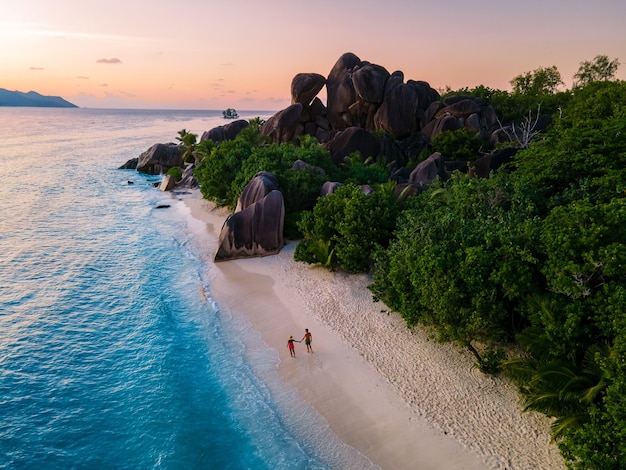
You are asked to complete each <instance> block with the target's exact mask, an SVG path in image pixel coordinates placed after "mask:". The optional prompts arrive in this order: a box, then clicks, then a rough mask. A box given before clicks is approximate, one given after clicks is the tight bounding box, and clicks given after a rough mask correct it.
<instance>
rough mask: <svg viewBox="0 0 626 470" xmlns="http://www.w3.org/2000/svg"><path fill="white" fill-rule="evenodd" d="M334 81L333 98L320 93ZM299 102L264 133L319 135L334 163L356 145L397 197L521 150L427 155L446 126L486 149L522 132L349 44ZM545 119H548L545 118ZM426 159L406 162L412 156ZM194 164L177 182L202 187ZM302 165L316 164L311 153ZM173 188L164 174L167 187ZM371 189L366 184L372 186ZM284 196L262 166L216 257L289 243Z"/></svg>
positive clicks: (154, 156) (300, 77)
mask: <svg viewBox="0 0 626 470" xmlns="http://www.w3.org/2000/svg"><path fill="white" fill-rule="evenodd" d="M324 87H326V98H327V100H326V103H323V102H322V100H321V99H320V98H319V97H318V96H317V95H318V94H319V93H320V92H321V91H322V89H323V88H324ZM290 93H291V104H290V105H289V106H288V107H286V108H285V109H282V110H280V111H278V112H277V113H276V114H274V115H273V116H271V117H270V118H269V119H267V121H266V122H265V123H264V124H263V126H261V129H260V134H261V136H264V137H266V138H267V140H269V141H270V142H273V143H275V144H283V143H295V144H296V145H297V144H299V140H300V139H299V138H300V137H301V136H303V135H309V136H313V137H315V138H316V139H317V141H318V142H319V143H320V144H321V145H323V146H325V148H326V149H327V150H328V151H329V153H330V156H331V159H332V161H333V162H334V163H335V164H336V165H342V164H345V162H346V157H349V158H350V159H351V160H353V159H354V155H355V154H356V153H358V155H359V157H360V159H361V161H365V160H366V159H369V158H371V159H373V160H375V161H377V162H378V163H382V164H384V165H386V166H387V167H388V168H390V169H391V177H390V178H391V180H393V181H395V182H396V183H397V186H396V189H395V192H396V196H406V195H411V194H417V193H419V192H421V191H423V190H424V189H425V188H427V187H428V185H430V184H431V183H432V182H433V181H435V180H437V179H442V180H445V179H447V178H449V177H450V174H451V173H452V172H453V171H461V172H465V173H468V174H470V175H471V176H476V177H489V174H490V172H491V171H494V170H495V169H497V168H499V167H500V166H502V165H504V164H506V163H509V162H510V161H511V160H512V157H513V155H514V153H515V149H505V150H500V151H497V152H496V151H492V152H491V153H487V154H481V155H476V158H474V159H470V161H454V160H447V159H446V155H444V154H442V153H433V154H431V155H430V156H429V157H428V158H427V159H425V160H423V161H419V159H420V158H422V157H421V155H423V152H424V150H427V149H428V148H429V145H430V143H431V142H432V141H433V139H435V138H437V136H439V135H440V134H442V133H444V132H450V131H455V130H458V129H466V130H467V131H469V132H470V133H471V134H473V135H476V136H479V137H480V138H481V139H483V140H484V142H485V148H483V149H482V150H483V151H485V150H489V149H490V148H491V149H493V148H495V146H496V145H497V144H498V143H502V142H508V141H511V136H514V135H515V134H516V133H519V131H520V130H519V129H517V128H515V127H514V126H512V125H508V126H503V125H502V124H501V123H500V121H499V120H498V114H497V112H496V110H495V109H494V108H493V107H491V106H489V105H487V103H486V102H485V100H483V99H481V98H477V97H474V96H466V95H456V96H448V97H446V98H445V99H441V97H440V95H439V93H438V92H437V91H436V90H435V89H433V88H432V87H431V86H430V85H429V84H428V83H427V82H425V81H420V80H412V79H408V80H405V76H404V73H403V72H402V71H400V70H396V71H394V72H391V73H390V72H389V71H388V70H387V69H386V68H385V67H383V66H381V65H377V64H373V63H370V62H367V61H363V60H361V59H360V58H359V57H358V56H356V55H355V54H353V53H351V52H347V53H345V54H342V55H341V56H340V57H339V59H338V60H337V62H336V63H335V64H334V65H333V67H332V68H331V70H330V72H329V73H328V76H326V77H324V76H323V75H320V74H318V73H298V74H297V75H296V76H295V77H294V78H293V79H292V82H291V88H290ZM538 123H539V124H538V125H539V127H542V128H545V127H547V125H549V119H547V118H546V119H544V118H542V119H540V120H538ZM248 125H249V123H248V122H247V121H245V120H237V121H233V122H230V123H228V124H226V125H223V126H218V127H216V128H213V129H211V130H209V131H206V132H204V133H203V135H202V137H201V140H209V139H210V140H212V141H214V142H223V141H225V140H233V139H235V138H236V137H237V135H238V134H239V133H240V132H241V131H242V130H243V129H245V127H247V126H248ZM183 153H184V148H183V147H182V146H179V145H175V144H157V145H155V146H153V147H151V148H150V149H148V150H147V151H146V152H144V153H142V154H141V155H140V156H139V157H138V158H136V159H132V160H129V161H128V162H127V163H126V164H125V165H124V166H122V168H136V169H137V170H138V171H142V172H145V173H149V174H160V173H165V172H167V170H168V169H169V168H171V167H174V166H178V167H182V165H183V162H182V155H183ZM416 160H417V161H418V163H417V165H416V166H415V167H414V168H412V169H410V167H408V168H407V166H408V162H410V161H413V162H415V161H416ZM193 168H194V167H193V165H190V166H188V167H187V168H186V169H185V171H184V173H183V178H182V181H180V182H179V183H178V185H181V186H186V187H194V186H197V181H196V180H195V178H194V177H193ZM293 168H294V169H298V170H305V171H315V172H318V173H319V174H322V175H325V172H324V171H323V170H322V169H321V168H316V167H313V166H311V165H308V164H307V163H305V162H303V161H298V162H296V163H294V166H293ZM165 186H167V187H170V186H171V182H168V183H167V184H166V183H165V181H164V182H163V183H162V187H165ZM339 186H341V183H337V182H331V181H327V182H326V183H325V184H324V185H323V187H321V188H320V193H319V194H320V195H322V196H323V195H326V194H331V193H332V192H334V191H335V190H336V189H337V188H338V187H339ZM370 190H371V188H369V189H368V188H363V191H364V192H365V193H367V192H368V191H370ZM284 212H285V202H284V201H283V195H282V194H281V193H280V190H279V188H278V181H277V180H276V177H275V176H274V175H273V174H271V173H266V172H261V173H259V174H257V175H256V176H255V177H254V178H253V179H252V181H250V183H249V184H248V186H246V188H245V190H244V191H243V193H242V195H241V197H240V199H239V201H238V203H237V209H236V211H235V213H234V214H233V215H232V216H231V217H229V218H228V220H227V221H226V223H225V224H224V227H223V229H222V233H221V235H220V241H219V248H218V250H217V254H216V256H215V259H216V260H218V261H219V260H225V259H233V258H241V257H250V256H265V255H268V254H273V253H275V252H278V251H279V250H280V249H281V248H282V244H283V239H282V230H283V225H284Z"/></svg>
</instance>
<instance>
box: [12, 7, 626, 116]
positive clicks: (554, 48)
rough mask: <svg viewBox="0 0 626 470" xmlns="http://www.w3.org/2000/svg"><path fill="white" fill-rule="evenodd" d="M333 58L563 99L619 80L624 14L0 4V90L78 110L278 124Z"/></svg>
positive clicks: (436, 83)
mask: <svg viewBox="0 0 626 470" xmlns="http://www.w3.org/2000/svg"><path fill="white" fill-rule="evenodd" d="M345 52H352V53H354V54H356V55H357V56H358V57H359V58H360V59H361V60H364V61H368V62H371V63H374V64H378V65H381V66H383V67H385V68H386V69H387V70H388V71H389V72H393V71H396V70H400V71H402V72H403V73H404V77H405V80H408V79H413V80H424V81H426V82H428V83H429V84H430V85H431V86H432V87H433V88H435V89H445V88H446V87H450V88H452V89H458V88H462V87H470V88H472V87H475V86H478V85H485V86H488V87H491V88H497V89H501V90H510V83H509V82H510V81H511V79H513V78H514V77H515V76H517V75H520V74H524V73H526V72H530V71H533V70H536V69H539V68H545V67H551V66H556V67H557V69H558V70H559V72H560V73H561V77H562V78H563V81H564V82H565V86H566V88H571V85H572V77H573V75H574V74H575V73H576V72H577V71H578V68H579V66H580V63H581V62H582V61H591V60H593V59H594V57H596V56H597V55H606V56H608V57H609V59H611V60H613V59H618V60H619V62H620V63H622V64H623V65H621V66H620V67H619V69H618V72H617V78H619V79H622V80H624V79H626V1H624V0H594V1H593V2H592V1H591V0H587V1H584V0H523V1H505V0H500V1H495V0H464V1H460V0H432V1H422V0H378V1H374V0H315V1H308V2H304V1H298V0H263V1H258V0H257V1H252V0H219V1H218V0H176V1H174V0H55V1H50V0H0V88H5V89H8V90H11V91H14V90H17V91H22V92H27V91H31V90H32V91H36V92H38V93H41V94H43V95H52V96H61V97H63V98H64V99H66V100H68V101H70V102H72V103H74V104H76V105H78V106H81V107H87V108H134V109H217V110H220V109H225V108H227V107H234V108H236V109H238V110H267V111H278V110H280V109H283V108H285V107H287V106H288V105H289V104H290V103H291V96H290V87H291V80H292V79H293V77H294V76H295V75H296V74H298V73H308V72H314V73H319V74H321V75H324V76H328V73H329V72H330V70H331V69H332V67H333V66H334V64H335V63H336V62H337V59H339V57H340V56H341V55H342V54H343V53H345ZM320 97H321V98H322V99H323V100H325V95H324V94H323V93H322V94H321V96H320Z"/></svg>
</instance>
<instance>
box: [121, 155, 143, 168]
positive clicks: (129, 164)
mask: <svg viewBox="0 0 626 470" xmlns="http://www.w3.org/2000/svg"><path fill="white" fill-rule="evenodd" d="M138 161H139V158H137V157H135V158H131V159H130V160H128V161H127V162H126V163H124V164H123V165H122V166H121V167H120V168H119V169H120V170H136V169H137V162H138Z"/></svg>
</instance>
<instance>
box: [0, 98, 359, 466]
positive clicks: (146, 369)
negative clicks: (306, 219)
mask: <svg viewBox="0 0 626 470" xmlns="http://www.w3.org/2000/svg"><path fill="white" fill-rule="evenodd" d="M256 116H260V117H262V118H266V117H268V116H269V113H265V114H263V113H262V112H250V113H245V112H244V113H241V117H242V118H251V117H256ZM221 124H224V120H223V119H222V118H221V112H220V111H153V110H151V111H145V110H96V109H42V108H0V204H1V207H0V468H2V469H5V468H7V469H31V468H32V469H61V468H63V469H68V468H74V469H83V468H85V469H87V468H89V469H99V468H103V469H109V468H112V469H152V468H163V469H196V468H198V469H292V468H293V469H323V468H342V469H343V468H367V467H370V466H371V462H369V461H368V460H367V459H366V458H365V457H363V456H362V455H361V454H359V453H358V452H357V451H355V450H354V449H352V448H351V447H349V446H347V445H345V444H343V443H342V442H341V441H340V440H339V439H338V438H337V437H336V436H335V435H334V434H333V433H332V431H331V430H330V428H329V426H328V424H327V423H326V422H325V420H324V419H323V418H322V417H320V416H319V415H318V414H317V413H316V412H315V411H314V410H313V409H312V408H311V407H310V406H308V405H307V404H306V403H303V402H302V401H301V399H300V398H299V396H298V394H297V393H296V392H295V391H293V390H291V389H290V388H289V387H287V386H285V385H284V384H282V383H281V382H280V380H279V379H278V376H277V373H276V370H277V367H278V363H279V359H278V355H277V353H276V351H275V350H273V349H272V348H270V347H268V346H267V345H266V344H264V343H263V342H262V340H261V339H260V338H259V337H258V335H256V333H255V332H254V331H253V330H252V328H251V327H250V325H249V324H247V323H246V321H245V320H243V319H242V318H240V317H238V316H237V315H236V312H230V311H229V309H227V308H224V307H225V306H219V305H217V304H216V303H215V302H214V301H213V300H212V298H211V286H210V282H209V279H208V275H207V266H206V265H205V264H204V263H205V261H203V259H204V258H203V256H201V253H202V247H201V246H199V242H198V241H197V240H196V239H194V237H193V235H192V230H190V223H191V222H190V218H189V214H188V211H186V210H185V208H184V205H183V203H181V202H180V201H177V200H176V198H173V197H172V196H171V195H170V194H165V193H162V192H160V191H159V190H158V189H155V188H154V187H153V186H152V183H153V182H155V181H159V180H160V177H158V176H146V175H141V174H138V173H137V172H135V171H130V170H119V169H118V167H119V166H120V165H122V164H123V163H125V162H126V161H127V160H128V159H130V158H133V157H136V156H138V155H139V154H140V153H141V152H143V151H144V150H146V149H147V148H148V147H150V146H151V145H152V144H154V143H157V142H175V141H176V136H177V135H178V134H177V133H178V131H179V130H181V129H183V128H184V129H187V130H188V131H190V132H194V133H197V134H201V133H202V132H203V131H205V130H208V129H211V128H213V127H215V126H217V125H221ZM129 180H132V181H133V183H134V184H129V183H128V181H129ZM159 204H170V205H171V207H170V208H169V209H157V208H156V206H157V205H159Z"/></svg>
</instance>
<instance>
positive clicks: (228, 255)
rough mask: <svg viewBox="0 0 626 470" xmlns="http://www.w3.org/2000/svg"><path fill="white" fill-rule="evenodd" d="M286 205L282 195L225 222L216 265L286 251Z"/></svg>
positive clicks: (276, 194)
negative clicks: (284, 234)
mask: <svg viewBox="0 0 626 470" xmlns="http://www.w3.org/2000/svg"><path fill="white" fill-rule="evenodd" d="M284 220H285V204H284V201H283V195H282V193H281V192H280V191H278V190H274V191H271V192H270V193H269V194H267V196H265V197H264V198H263V199H261V200H260V201H257V202H255V203H254V204H252V205H250V206H248V207H247V208H246V209H244V210H242V211H240V212H235V213H234V214H232V215H231V216H230V217H228V218H227V219H226V221H225V222H224V225H223V227H222V231H221V233H220V237H219V241H218V248H217V252H216V254H215V261H226V260H230V259H238V258H252V257H258V256H268V255H274V254H276V253H278V252H279V251H280V250H281V249H282V247H283V244H284V242H283V226H284Z"/></svg>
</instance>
